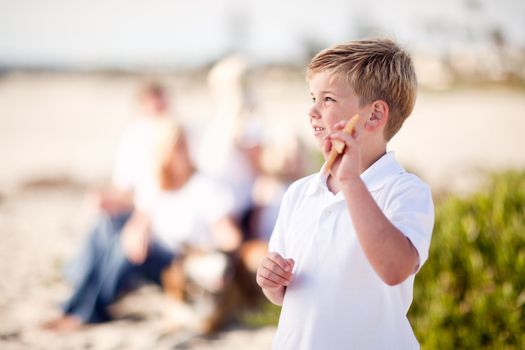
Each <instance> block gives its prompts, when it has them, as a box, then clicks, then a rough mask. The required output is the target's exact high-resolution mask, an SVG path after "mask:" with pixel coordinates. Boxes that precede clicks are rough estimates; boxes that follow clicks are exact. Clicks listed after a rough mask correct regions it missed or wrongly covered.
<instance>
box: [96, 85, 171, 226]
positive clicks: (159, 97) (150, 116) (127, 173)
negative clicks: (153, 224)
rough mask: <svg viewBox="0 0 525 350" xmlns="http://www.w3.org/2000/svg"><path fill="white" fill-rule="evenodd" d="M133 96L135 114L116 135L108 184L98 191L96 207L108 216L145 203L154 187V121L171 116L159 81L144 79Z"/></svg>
mask: <svg viewBox="0 0 525 350" xmlns="http://www.w3.org/2000/svg"><path fill="white" fill-rule="evenodd" d="M137 100H138V105H139V109H140V110H139V115H138V116H137V117H136V118H135V119H134V120H133V121H132V122H131V123H130V124H129V125H128V126H127V127H126V128H125V130H124V132H123V133H122V135H121V137H120V140H119V144H118V148H117V154H116V158H115V164H114V167H113V172H112V179H111V185H110V186H109V187H108V188H106V189H103V190H102V191H99V193H98V198H99V201H98V202H99V204H100V208H101V209H102V210H104V211H105V212H107V213H109V214H110V215H112V216H114V215H118V214H120V213H125V212H129V211H130V210H131V209H132V208H133V207H134V206H140V205H142V204H146V203H147V201H148V200H149V199H150V198H151V197H152V196H153V195H154V194H155V193H156V192H157V191H158V184H157V181H156V179H155V176H154V174H153V173H152V170H151V169H152V158H151V153H152V151H153V149H152V147H154V144H155V140H154V135H155V133H156V129H157V128H158V124H159V123H163V122H164V121H166V120H169V119H170V118H171V115H170V110H169V103H168V96H167V92H166V89H165V88H164V87H163V86H162V85H160V84H159V83H157V82H148V83H145V84H144V85H143V86H142V87H141V88H140V91H139V93H138V96H137ZM143 202H144V203H143Z"/></svg>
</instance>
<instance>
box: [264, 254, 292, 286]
mask: <svg viewBox="0 0 525 350" xmlns="http://www.w3.org/2000/svg"><path fill="white" fill-rule="evenodd" d="M294 264H295V262H294V261H293V260H292V259H285V258H283V257H282V256H281V255H279V254H278V253H270V254H269V255H268V256H267V257H266V258H264V260H263V261H262V263H261V265H260V266H259V268H258V269H257V284H258V285H259V286H261V287H262V288H263V289H267V290H279V289H282V288H283V287H286V286H288V285H289V284H290V282H291V281H292V277H293V275H292V270H293V267H294Z"/></svg>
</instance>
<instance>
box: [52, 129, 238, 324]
mask: <svg viewBox="0 0 525 350" xmlns="http://www.w3.org/2000/svg"><path fill="white" fill-rule="evenodd" d="M152 135H153V136H154V140H155V142H154V144H155V145H154V147H153V148H154V149H155V151H154V155H153V157H152V163H153V164H155V166H154V167H153V170H154V171H153V172H152V173H153V174H155V175H156V182H157V184H158V187H159V188H160V191H159V192H158V193H157V194H155V195H153V196H152V198H151V200H149V201H147V202H145V203H144V206H141V207H140V208H137V209H135V210H134V211H133V214H132V215H131V217H130V218H129V220H127V222H126V223H125V224H124V223H121V225H120V226H118V227H117V226H115V227H113V230H94V231H93V232H91V237H90V239H89V240H88V242H87V245H86V247H85V250H87V251H89V253H90V255H91V256H92V257H93V259H90V260H89V265H88V266H86V268H85V269H84V270H83V273H82V275H80V276H79V279H78V282H77V283H76V284H75V286H74V290H73V293H72V294H71V296H70V298H69V299H68V300H67V302H66V303H65V304H64V306H63V314H62V315H61V316H60V317H59V318H58V319H55V320H52V321H50V322H47V323H46V324H45V327H46V328H48V329H51V330H57V331H70V330H76V329H78V328H80V327H82V326H83V325H84V324H87V323H99V322H104V321H108V320H110V319H111V315H110V314H109V312H108V306H110V305H111V304H112V303H113V302H114V301H115V300H116V299H117V298H118V297H119V296H121V295H123V294H124V293H125V292H127V291H129V290H130V289H132V288H133V287H134V286H135V285H136V283H135V282H136V281H137V279H145V280H149V281H152V282H155V283H157V284H161V282H162V276H161V274H162V272H163V271H164V270H165V269H166V268H167V267H168V266H169V265H170V264H171V263H172V262H174V261H177V260H180V259H183V256H184V255H185V254H186V253H187V252H191V251H198V252H203V253H211V252H220V254H223V256H225V257H229V256H233V255H234V253H235V251H236V250H237V249H238V247H239V245H240V242H241V233H240V231H239V230H238V228H237V226H236V224H235V222H234V220H232V218H231V213H232V210H233V200H232V195H231V193H230V192H229V190H228V189H227V188H226V187H223V186H220V185H218V184H217V183H216V182H215V181H213V180H211V179H210V178H208V177H206V176H204V175H202V174H200V173H199V172H197V171H196V170H195V168H194V166H193V164H192V161H191V159H190V156H189V152H188V147H187V141H186V137H185V134H184V132H183V131H182V129H181V128H180V127H178V126H176V125H175V124H174V123H172V122H170V121H169V120H166V121H164V122H163V123H161V124H158V125H157V127H156V129H155V131H154V132H153V133H152ZM223 261H224V259H223ZM223 266H224V267H225V268H226V267H227V265H223ZM217 275H218V276H217ZM225 275H226V272H225V270H224V269H223V270H220V271H217V273H216V275H215V276H213V278H212V280H213V282H212V283H214V285H215V286H217V285H218V286H219V287H223V286H225V285H226V282H224V283H221V282H223V281H219V282H216V281H217V280H220V279H221V278H222V277H223V276H225ZM225 278H226V277H225Z"/></svg>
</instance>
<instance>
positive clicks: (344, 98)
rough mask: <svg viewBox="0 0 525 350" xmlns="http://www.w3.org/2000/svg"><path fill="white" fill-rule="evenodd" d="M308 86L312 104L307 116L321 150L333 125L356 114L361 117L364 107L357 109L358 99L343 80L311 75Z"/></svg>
mask: <svg viewBox="0 0 525 350" xmlns="http://www.w3.org/2000/svg"><path fill="white" fill-rule="evenodd" d="M309 86H310V94H311V96H312V102H313V104H312V107H311V108H310V110H309V112H308V116H309V117H310V125H311V126H312V132H313V135H314V137H315V138H316V141H317V143H318V145H319V147H320V148H321V149H322V144H323V140H324V137H325V136H327V135H329V134H331V133H332V132H334V131H335V129H334V125H335V124H336V123H337V122H339V121H341V120H348V119H350V118H351V117H353V116H354V115H355V114H356V113H358V114H360V115H362V114H363V112H364V111H363V108H364V107H363V108H360V107H359V98H358V97H357V95H356V94H355V93H354V91H353V89H352V88H351V87H350V86H349V85H348V83H347V82H346V81H345V79H342V78H339V77H334V76H330V75H329V74H328V72H326V71H323V72H319V73H316V74H315V75H313V76H312V77H311V79H310V80H309ZM326 156H327V155H326V154H325V157H326Z"/></svg>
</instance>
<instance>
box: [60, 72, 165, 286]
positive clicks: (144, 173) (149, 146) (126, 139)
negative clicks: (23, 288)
mask: <svg viewBox="0 0 525 350" xmlns="http://www.w3.org/2000/svg"><path fill="white" fill-rule="evenodd" d="M137 104H138V115H137V116H136V117H135V118H134V119H133V121H132V122H131V123H130V124H129V125H127V127H126V128H125V129H124V131H123V133H122V135H121V137H120V139H119V143H118V147H117V151H116V157H115V162H114V166H113V171H112V176H111V183H110V184H109V185H108V186H106V187H105V188H103V189H100V190H98V191H95V193H92V194H91V195H90V197H91V198H94V202H95V205H96V207H97V208H98V211H99V213H98V216H97V218H96V220H95V223H94V225H93V227H92V228H91V235H90V237H91V236H93V235H95V233H94V232H95V231H109V232H112V231H115V230H118V229H119V228H120V227H122V225H123V224H124V223H125V222H126V221H127V220H128V218H129V216H130V214H131V212H132V210H133V209H134V208H141V207H145V206H147V205H148V203H149V202H150V201H151V199H152V198H153V197H154V196H155V194H156V193H158V192H159V190H160V189H159V185H158V181H157V179H156V177H155V174H154V171H153V170H152V169H153V168H154V165H153V157H152V153H153V152H154V147H155V134H156V132H157V129H158V128H159V127H162V124H164V123H165V122H166V121H169V120H171V118H172V117H171V114H170V108H169V103H168V96H167V91H166V89H165V88H164V87H163V86H162V85H161V84H159V83H157V82H147V83H143V84H142V86H141V87H140V89H139V91H138V93H137ZM88 245H89V243H88V244H85V245H84V246H88ZM91 253H92V252H91V251H89V250H83V251H81V252H80V253H79V254H77V256H76V258H75V259H74V260H73V261H72V262H71V263H70V264H68V265H67V266H66V270H65V274H66V277H67V278H68V279H69V280H70V282H72V283H73V285H76V284H77V283H78V280H79V276H82V275H83V274H85V271H84V269H85V267H86V266H89V264H90V260H92V259H94V257H93V256H91Z"/></svg>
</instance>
